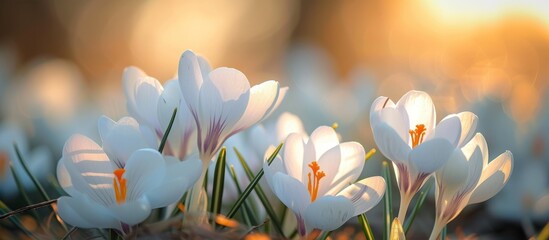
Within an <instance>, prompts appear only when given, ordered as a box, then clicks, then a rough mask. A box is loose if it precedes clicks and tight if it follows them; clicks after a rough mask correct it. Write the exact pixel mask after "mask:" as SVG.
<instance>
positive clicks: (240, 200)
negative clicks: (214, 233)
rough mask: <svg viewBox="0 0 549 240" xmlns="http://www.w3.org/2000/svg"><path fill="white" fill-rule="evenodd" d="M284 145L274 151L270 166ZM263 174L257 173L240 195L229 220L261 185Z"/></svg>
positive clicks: (229, 214)
mask: <svg viewBox="0 0 549 240" xmlns="http://www.w3.org/2000/svg"><path fill="white" fill-rule="evenodd" d="M282 145H283V144H282V143H281V144H280V145H278V147H277V148H276V149H275V150H274V152H273V154H271V156H270V157H269V159H267V163H268V164H271V163H272V162H273V160H274V159H275V157H276V156H277V155H278V152H280V149H281V148H282ZM263 174H265V173H264V172H263V169H261V170H259V172H258V173H257V175H255V178H254V179H253V180H252V181H251V182H250V184H249V185H248V187H246V189H244V192H242V195H240V197H239V198H238V199H237V200H236V202H235V204H234V205H233V207H232V208H231V210H230V211H229V213H228V214H227V217H228V218H232V217H233V216H234V214H235V213H236V211H238V209H239V208H240V206H242V203H243V202H244V200H246V198H247V197H248V196H249V195H250V193H251V192H252V190H253V189H254V188H255V186H256V185H257V183H259V180H260V179H261V177H263Z"/></svg>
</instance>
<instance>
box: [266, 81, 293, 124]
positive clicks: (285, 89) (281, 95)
mask: <svg viewBox="0 0 549 240" xmlns="http://www.w3.org/2000/svg"><path fill="white" fill-rule="evenodd" d="M289 89H290V88H289V87H281V88H280V89H278V97H277V98H276V102H275V103H274V106H273V108H272V110H271V113H272V112H273V111H274V110H276V109H277V108H278V106H280V104H281V103H282V100H284V98H285V97H286V94H287V93H288V90H289ZM269 114H270V113H269ZM267 117H268V115H267Z"/></svg>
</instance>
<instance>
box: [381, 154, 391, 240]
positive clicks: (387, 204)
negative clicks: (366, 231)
mask: <svg viewBox="0 0 549 240" xmlns="http://www.w3.org/2000/svg"><path fill="white" fill-rule="evenodd" d="M382 172H383V178H385V182H387V188H386V189H385V196H384V197H383V209H384V211H383V213H384V214H385V231H384V232H383V236H384V238H383V239H388V238H389V237H390V235H391V224H392V221H393V207H392V206H393V194H392V192H393V188H392V186H393V181H392V176H391V167H390V166H389V163H388V162H387V161H383V163H382Z"/></svg>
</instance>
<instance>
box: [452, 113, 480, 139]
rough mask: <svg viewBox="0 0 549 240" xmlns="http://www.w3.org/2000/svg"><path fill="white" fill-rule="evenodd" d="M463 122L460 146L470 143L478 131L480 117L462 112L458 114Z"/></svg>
mask: <svg viewBox="0 0 549 240" xmlns="http://www.w3.org/2000/svg"><path fill="white" fill-rule="evenodd" d="M457 116H458V117H459V119H460V122H461V136H460V138H459V146H460V147H461V146H463V144H465V143H467V142H469V140H471V138H472V137H473V135H474V134H475V131H476V129H477V123H478V117H477V115H475V114H474V113H472V112H460V113H458V114H457Z"/></svg>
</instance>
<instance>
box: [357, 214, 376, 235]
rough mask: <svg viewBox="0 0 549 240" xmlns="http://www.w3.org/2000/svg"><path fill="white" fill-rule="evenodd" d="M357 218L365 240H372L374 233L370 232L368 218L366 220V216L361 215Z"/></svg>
mask: <svg viewBox="0 0 549 240" xmlns="http://www.w3.org/2000/svg"><path fill="white" fill-rule="evenodd" d="M357 217H358V222H359V223H360V226H361V227H362V231H363V232H364V236H365V237H366V240H374V233H373V232H372V228H371V227H370V224H369V223H368V218H366V214H364V213H363V214H360V215H358V216H357Z"/></svg>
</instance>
